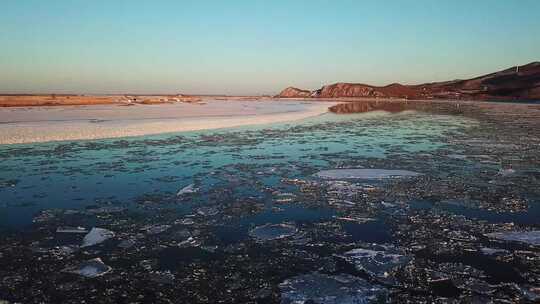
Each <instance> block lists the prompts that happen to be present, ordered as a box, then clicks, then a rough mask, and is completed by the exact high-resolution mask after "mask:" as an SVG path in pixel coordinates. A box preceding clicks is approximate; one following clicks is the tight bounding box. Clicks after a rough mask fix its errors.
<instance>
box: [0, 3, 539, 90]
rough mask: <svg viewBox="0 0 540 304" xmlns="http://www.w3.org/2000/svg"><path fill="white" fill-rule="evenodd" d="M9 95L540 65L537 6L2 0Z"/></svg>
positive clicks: (266, 86)
mask: <svg viewBox="0 0 540 304" xmlns="http://www.w3.org/2000/svg"><path fill="white" fill-rule="evenodd" d="M0 47H1V51H0V71H1V72H0V92H4V93H5V92H52V91H54V92H77V93H122V92H134V93H137V92H140V93H144V92H163V93H165V92H185V93H227V94H257V93H277V92H278V91H279V90H281V89H282V88H284V87H286V86H289V85H294V86H298V87H302V88H308V89H315V88H318V87H320V86H321V85H323V84H326V83H333V82H338V81H347V82H364V83H370V84H378V85H381V84H387V83H392V82H402V83H420V82H426V81H432V80H447V79H455V78H467V77H471V76H476V75H479V74H484V73H488V72H492V71H495V70H499V69H503V68H506V67H510V66H514V65H517V64H525V63H528V62H530V61H537V60H540V1H538V0H519V1H511V0H478V1H456V0H452V1H450V0H448V1H443V0H409V1H398V0H396V1H380V0H379V1H360V0H356V1H354V0H350V1H345V0H343V1H339V0H333V1H318V0H306V1H299V0H274V1H270V0H267V1H262V0H260V1H258V0H238V1H235V0H223V1H217V0H216V1H203V0H198V1H181V0H179V1H173V0H171V1H150V0H148V1H136V0H130V1H127V0H126V1H121V0H92V1H86V0H73V1H71V0H65V1H61V0H34V1H32V0H1V9H0Z"/></svg>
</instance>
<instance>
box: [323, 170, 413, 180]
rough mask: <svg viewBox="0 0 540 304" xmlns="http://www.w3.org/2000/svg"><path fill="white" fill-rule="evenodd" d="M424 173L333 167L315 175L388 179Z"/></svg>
mask: <svg viewBox="0 0 540 304" xmlns="http://www.w3.org/2000/svg"><path fill="white" fill-rule="evenodd" d="M420 175H422V173H418V172H414V171H408V170H387V169H332V170H322V171H319V172H317V173H316V174H315V176H317V177H320V178H324V179H388V178H405V177H416V176H420Z"/></svg>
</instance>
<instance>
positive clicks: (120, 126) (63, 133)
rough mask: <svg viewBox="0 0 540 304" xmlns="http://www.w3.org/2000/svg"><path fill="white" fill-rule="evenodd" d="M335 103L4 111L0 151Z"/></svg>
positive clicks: (263, 117)
mask: <svg viewBox="0 0 540 304" xmlns="http://www.w3.org/2000/svg"><path fill="white" fill-rule="evenodd" d="M335 104H337V103H336V102H322V101H315V102H306V101H280V100H276V101H268V100H266V101H260V102H256V101H255V102H254V101H228V102H223V101H217V100H205V101H204V104H189V103H178V104H170V105H137V106H133V107H125V106H119V105H91V106H54V107H17V108H13V107H10V108H0V125H1V127H0V145H12V144H29V143H38V142H53V141H69V140H92V139H107V138H121V137H134V136H144V135H156V134H166V133H175V132H187V131H200V130H212V129H222V128H234V127H242V126H249V125H264V124H271V123H283V122H289V121H297V120H302V119H305V118H309V117H313V116H318V115H321V114H324V113H327V112H328V111H329V110H328V108H329V107H330V106H333V105H335Z"/></svg>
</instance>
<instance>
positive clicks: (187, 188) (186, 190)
mask: <svg viewBox="0 0 540 304" xmlns="http://www.w3.org/2000/svg"><path fill="white" fill-rule="evenodd" d="M198 191H199V188H195V184H189V185H187V186H185V187H184V188H182V189H180V190H178V192H177V193H176V196H182V195H185V194H192V193H196V192H198Z"/></svg>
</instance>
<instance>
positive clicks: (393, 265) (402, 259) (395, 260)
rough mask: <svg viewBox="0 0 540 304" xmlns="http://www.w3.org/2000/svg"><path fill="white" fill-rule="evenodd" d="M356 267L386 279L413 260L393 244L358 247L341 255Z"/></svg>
mask: <svg viewBox="0 0 540 304" xmlns="http://www.w3.org/2000/svg"><path fill="white" fill-rule="evenodd" d="M340 257H342V258H343V259H345V260H346V261H347V262H349V263H351V264H353V265H354V266H355V267H356V269H358V270H361V271H365V272H366V273H367V274H369V275H370V276H372V277H375V278H378V279H384V280H386V279H387V278H389V277H390V276H391V272H392V271H394V270H396V269H397V268H399V267H400V266H403V265H405V264H407V263H409V261H411V260H412V257H411V256H409V255H405V254H403V253H401V252H400V251H398V250H397V249H396V248H394V247H392V246H374V247H373V248H367V249H365V248H356V249H353V250H350V251H347V252H345V253H344V254H343V255H341V256H340Z"/></svg>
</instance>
